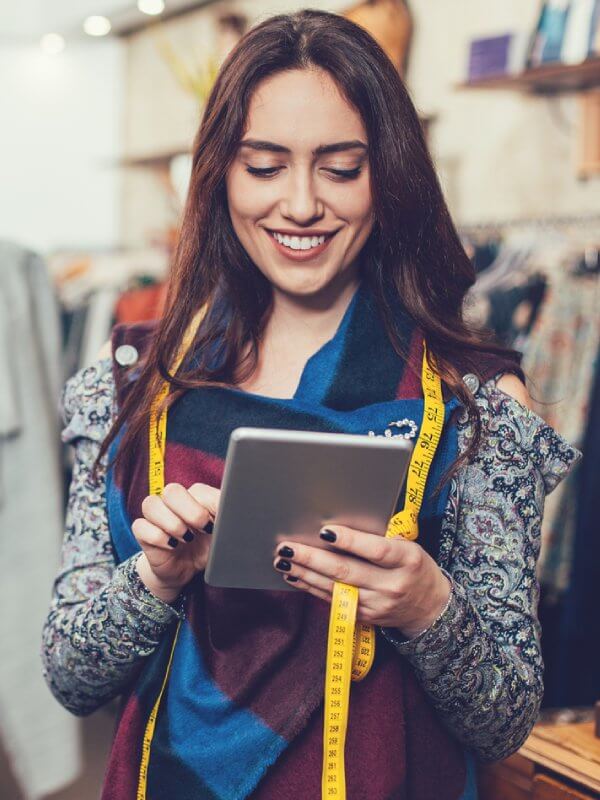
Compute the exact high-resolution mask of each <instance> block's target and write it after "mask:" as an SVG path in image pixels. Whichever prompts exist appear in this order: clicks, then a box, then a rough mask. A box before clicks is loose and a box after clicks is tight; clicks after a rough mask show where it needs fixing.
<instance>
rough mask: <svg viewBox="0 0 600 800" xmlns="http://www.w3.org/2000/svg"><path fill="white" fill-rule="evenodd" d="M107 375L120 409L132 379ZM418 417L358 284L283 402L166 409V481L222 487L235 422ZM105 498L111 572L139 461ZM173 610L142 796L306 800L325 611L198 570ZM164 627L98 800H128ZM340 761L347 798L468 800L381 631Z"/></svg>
mask: <svg viewBox="0 0 600 800" xmlns="http://www.w3.org/2000/svg"><path fill="white" fill-rule="evenodd" d="M396 313H397V318H396V325H397V329H398V331H399V332H400V335H401V338H402V339H403V344H404V345H405V347H406V348H407V350H408V352H410V353H411V356H412V358H411V361H412V359H414V363H415V364H420V362H421V356H422V347H423V344H422V335H421V334H420V332H419V331H418V330H417V329H416V328H415V326H414V324H413V323H412V321H411V320H410V319H409V317H408V316H407V315H406V314H405V313H404V312H403V310H402V309H401V308H398V309H397V312H396ZM151 332H152V328H151V327H149V326H148V325H146V326H144V325H137V326H136V325H134V326H117V328H116V329H115V333H114V336H113V343H114V345H115V346H116V345H118V344H123V343H130V344H134V345H135V346H136V347H137V348H138V350H141V351H142V355H143V351H144V348H145V343H147V341H148V336H149V335H151ZM115 371H116V373H115V374H116V379H117V387H118V398H119V397H120V398H121V399H122V397H123V393H124V392H125V391H126V390H127V384H128V382H130V381H131V380H134V379H135V375H136V371H135V369H134V370H125V369H124V368H123V367H119V366H117V365H115ZM445 389H446V387H445ZM445 399H446V423H445V425H444V430H443V433H442V439H441V441H440V445H439V447H438V450H437V452H436V456H435V459H434V461H433V464H432V468H431V472H430V475H429V479H428V483H427V487H426V493H425V500H424V503H423V507H422V511H421V514H420V518H419V519H420V533H419V543H420V544H421V545H422V546H423V547H424V548H425V549H426V550H427V551H428V552H429V553H430V554H431V555H432V556H433V557H434V558H435V557H436V556H437V552H438V546H439V533H440V527H441V521H442V516H443V513H444V510H445V507H446V502H447V499H448V493H449V486H448V484H446V486H445V487H444V488H443V490H442V491H441V492H440V493H439V494H438V495H437V496H435V497H433V496H432V491H433V488H434V487H435V486H436V485H437V483H438V480H439V478H440V476H441V475H442V474H443V472H444V471H445V469H446V468H447V467H448V466H449V464H450V463H451V461H452V460H453V459H454V458H455V456H456V454H457V434H456V427H455V425H454V424H453V422H452V419H453V417H454V415H451V412H452V411H453V409H455V408H457V406H458V401H457V400H456V399H455V398H453V397H451V396H449V393H448V392H447V391H445ZM422 414H423V398H422V392H421V385H420V376H419V375H418V374H415V372H413V371H412V370H411V369H410V368H409V367H408V366H407V364H406V362H405V361H404V360H403V359H401V358H400V357H399V356H398V355H397V353H396V352H395V350H394V349H393V347H392V345H391V343H390V341H389V338H388V336H387V333H386V331H385V329H384V326H383V321H382V319H381V318H380V314H379V312H378V309H377V306H376V303H375V299H374V297H373V295H372V294H371V291H370V290H369V289H368V287H367V285H366V283H365V282H364V281H363V283H362V284H361V285H360V286H359V288H358V289H357V291H356V292H355V294H354V296H353V298H352V300H351V302H350V304H349V306H348V308H347V310H346V312H345V314H344V316H343V318H342V320H341V322H340V324H339V326H338V329H337V331H336V333H335V335H334V337H333V338H332V339H331V340H329V341H328V342H326V343H325V344H324V345H323V346H322V347H321V348H320V349H319V350H318V351H317V352H316V353H315V354H314V355H313V356H311V357H310V358H309V359H308V361H307V363H306V365H305V367H304V370H303V373H302V376H301V380H300V383H299V385H298V388H297V390H296V393H295V395H294V397H293V398H290V399H277V398H271V397H265V396H261V395H255V394H250V393H247V392H244V391H242V390H239V389H235V388H215V387H204V388H200V389H195V390H191V391H188V392H186V393H185V394H184V395H183V396H182V397H181V398H179V399H178V401H177V402H176V403H175V404H174V405H173V406H172V408H171V409H170V410H169V415H168V426H167V444H166V455H165V478H166V481H167V482H178V483H182V484H183V485H184V486H189V485H191V484H192V483H195V482H203V483H207V484H210V485H212V486H216V487H219V486H220V485H221V480H222V476H223V468H224V460H225V454H226V450H227V444H228V440H229V435H230V433H231V431H232V430H233V429H234V428H236V427H238V426H240V425H244V426H256V427H269V428H283V429H295V430H314V431H329V432H343V433H355V434H356V433H358V434H368V432H369V431H374V432H375V434H377V435H382V434H383V433H384V431H385V430H386V428H387V427H388V425H389V424H390V423H391V422H393V421H395V420H400V419H403V418H405V417H408V418H409V419H412V420H414V421H415V422H416V424H417V426H419V427H420V424H421V419H422ZM118 442H119V440H116V441H115V443H114V446H113V450H112V453H114V451H115V449H116V447H118ZM112 453H111V455H112ZM107 494H108V510H109V521H110V530H111V538H112V543H113V547H114V552H115V554H116V558H117V561H119V562H121V561H123V560H125V559H127V558H129V557H130V556H132V555H133V554H134V553H136V552H138V551H139V546H138V544H137V542H136V540H135V538H134V536H133V534H132V532H131V527H130V522H131V520H133V519H134V518H136V517H138V516H141V511H140V506H141V502H142V500H143V499H144V497H145V496H146V495H147V494H148V453H147V452H146V453H143V454H141V456H140V458H139V459H138V460H137V462H136V466H135V468H134V470H133V471H132V473H129V474H127V475H123V474H120V473H119V472H118V471H117V472H116V474H115V471H114V470H112V469H110V470H109V474H108V481H107ZM403 494H404V492H403V493H402V496H401V497H400V499H399V502H398V506H397V510H400V509H401V508H402V506H403V504H404V497H403ZM185 608H186V614H185V619H184V620H183V622H182V624H181V629H180V632H179V636H178V639H177V644H176V646H175V648H174V653H173V662H172V667H171V672H170V676H169V680H168V683H167V685H166V688H165V692H164V695H163V698H162V701H161V704H160V709H159V713H158V717H157V721H156V729H155V732H154V736H153V739H152V744H151V751H150V760H149V770H148V790H147V797H148V798H149V800H175V799H176V800H204V798H206V800H209V798H210V800H243V798H248V797H251V798H254V799H255V800H257V799H258V800H275V798H277V800H280V798H282V797H289V798H293V800H299V799H303V798H306V800H315V799H316V798H319V797H320V796H321V768H322V738H323V688H324V675H325V659H326V644H327V630H328V623H329V604H328V603H325V602H323V601H322V600H320V599H318V598H315V597H313V596H312V595H309V594H308V593H306V592H303V591H298V592H289V591H268V590H248V589H224V588H220V587H212V586H208V585H207V584H205V582H204V580H203V575H202V574H199V575H197V576H196V578H195V579H194V580H193V581H192V583H191V584H190V585H189V586H188V589H187V599H186V606H185ZM174 629H175V626H173V628H172V629H170V630H169V631H168V632H167V633H165V635H164V638H163V640H162V642H161V644H160V645H159V646H158V648H157V649H156V650H155V651H154V652H153V653H152V655H151V656H149V657H148V658H147V659H146V660H145V662H144V666H143V668H142V669H141V671H140V672H139V675H138V677H137V679H136V680H135V682H134V685H133V686H132V688H131V690H130V692H129V694H128V696H127V697H126V698H125V702H124V706H123V710H122V713H121V716H120V721H119V724H118V727H117V731H116V735H115V740H114V744H113V748H112V752H111V756H110V759H109V765H108V771H107V776H106V781H105V787H104V793H103V795H102V797H103V800H135V798H136V790H137V782H138V772H139V765H140V759H141V748H142V740H143V732H144V728H145V725H146V722H147V720H148V717H149V715H150V712H151V709H152V706H153V705H154V703H155V701H156V698H157V696H158V693H159V691H160V687H161V684H162V681H163V677H164V675H165V669H166V664H167V661H168V658H169V654H170V651H171V647H172V643H173V636H174ZM290 745H291V746H290ZM345 752H346V786H347V794H348V798H349V800H367V798H368V800H387V799H388V798H390V799H391V798H419V799H420V800H422V799H423V798H430V797H431V798H433V797H435V798H440V799H442V798H444V799H445V800H459V798H464V797H467V795H468V796H469V797H471V796H472V795H471V794H470V791H468V790H466V786H467V783H468V782H469V781H468V780H467V766H466V764H467V762H466V757H465V751H464V750H463V748H462V746H461V745H459V744H458V743H457V742H456V741H455V739H454V738H453V737H452V736H451V734H450V733H449V732H448V731H447V730H446V729H445V728H444V726H443V725H442V724H441V721H440V720H439V718H438V716H437V714H436V712H435V711H434V709H433V708H432V706H431V705H430V702H429V700H428V698H427V696H426V695H425V693H424V692H423V690H422V689H421V688H420V686H419V684H418V683H417V681H416V678H415V676H414V673H413V671H412V668H411V667H410V665H409V664H408V662H406V661H405V660H404V659H403V657H402V656H400V655H399V654H398V652H397V651H396V650H395V649H394V648H393V647H392V645H391V644H389V642H388V641H387V640H386V639H385V638H384V637H383V636H381V635H378V636H377V645H376V655H375V661H374V664H373V667H372V669H371V671H370V673H369V675H368V676H367V677H366V678H365V679H364V680H363V681H361V682H358V683H353V684H352V689H351V693H350V713H349V723H348V734H347V738H346V749H345Z"/></svg>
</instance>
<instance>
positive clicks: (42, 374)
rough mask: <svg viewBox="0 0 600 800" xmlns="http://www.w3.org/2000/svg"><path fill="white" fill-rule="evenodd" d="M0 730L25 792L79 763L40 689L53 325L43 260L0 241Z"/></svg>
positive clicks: (49, 517) (57, 533) (69, 733)
mask: <svg viewBox="0 0 600 800" xmlns="http://www.w3.org/2000/svg"><path fill="white" fill-rule="evenodd" d="M0 370H1V373H0V565H1V567H2V580H1V581H0V608H2V614H1V615H0V641H1V642H2V651H3V656H2V659H0V736H1V738H2V740H3V743H4V746H5V748H6V750H7V751H8V755H9V757H10V760H11V765H12V768H13V771H14V774H15V778H16V779H17V780H18V782H19V784H20V787H21V790H22V793H23V795H24V797H27V798H33V797H40V796H45V795H46V794H49V793H53V792H54V791H56V790H57V789H59V788H60V787H61V786H63V785H64V784H66V783H69V782H70V781H72V780H73V779H74V778H75V777H76V776H77V774H78V772H79V769H80V758H79V732H78V728H77V726H76V724H74V720H73V719H71V718H70V717H69V716H68V715H67V714H65V712H64V710H63V709H61V708H60V707H59V706H58V705H57V704H56V703H55V701H54V699H53V698H52V697H51V695H50V694H49V693H48V690H47V687H46V685H45V684H44V681H43V680H42V679H41V675H40V669H39V655H38V652H39V636H40V630H41V628H42V624H43V622H44V618H45V616H46V614H47V610H48V598H49V593H50V592H49V590H50V585H51V583H52V580H53V578H54V575H55V572H56V569H57V567H58V547H59V544H60V540H61V537H62V534H63V507H62V501H63V491H62V472H61V467H60V458H59V457H60V450H59V446H58V430H59V428H58V422H59V420H58V415H57V413H56V404H57V401H58V396H59V393H60V385H61V382H62V378H61V374H60V325H59V315H58V308H57V303H56V299H55V297H54V293H53V287H52V284H51V282H50V278H49V276H48V272H47V268H46V265H45V263H44V262H43V261H42V259H41V258H39V257H38V256H37V255H36V254H34V253H32V252H30V251H28V250H24V249H23V248H21V247H18V246H17V245H14V244H11V243H9V242H6V241H1V242H0Z"/></svg>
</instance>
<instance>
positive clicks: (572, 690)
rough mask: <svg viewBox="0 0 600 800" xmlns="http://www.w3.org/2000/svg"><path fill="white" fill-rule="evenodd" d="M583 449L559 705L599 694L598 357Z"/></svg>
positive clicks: (562, 637) (562, 635)
mask: <svg viewBox="0 0 600 800" xmlns="http://www.w3.org/2000/svg"><path fill="white" fill-rule="evenodd" d="M583 453H584V458H583V460H582V462H581V465H580V467H579V481H578V485H577V495H576V500H577V511H576V515H575V519H576V522H575V536H574V541H573V556H572V566H571V581H570V583H569V588H568V590H567V592H566V595H565V598H564V603H563V609H562V618H561V620H560V625H559V628H558V630H559V634H560V651H559V657H558V665H557V680H556V693H557V700H558V702H559V703H560V704H562V705H577V706H580V705H581V706H591V705H593V704H594V703H595V702H597V700H598V698H600V642H599V641H598V608H599V607H600V536H599V535H598V497H600V359H598V360H597V362H596V374H595V379H594V387H593V391H592V395H591V401H590V409H589V416H588V423H587V428H586V433H585V437H584V441H583Z"/></svg>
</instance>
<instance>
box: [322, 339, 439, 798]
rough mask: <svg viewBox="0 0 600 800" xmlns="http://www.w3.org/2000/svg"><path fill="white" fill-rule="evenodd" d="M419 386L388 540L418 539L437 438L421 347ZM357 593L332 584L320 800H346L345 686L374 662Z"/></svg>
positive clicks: (431, 380) (432, 382)
mask: <svg viewBox="0 0 600 800" xmlns="http://www.w3.org/2000/svg"><path fill="white" fill-rule="evenodd" d="M421 384H422V387H423V395H424V397H425V403H424V408H423V422H422V424H421V430H420V432H419V436H418V438H417V442H416V444H415V447H414V449H413V452H412V455H411V459H410V466H409V468H408V476H407V480H406V496H405V501H404V508H403V509H402V511H399V512H398V513H397V514H394V516H393V517H392V518H391V519H390V521H389V523H388V527H387V531H386V533H385V535H386V537H387V538H392V537H393V536H403V537H404V538H405V539H411V540H413V539H416V538H417V536H418V534H419V527H418V521H417V520H418V515H419V511H420V509H421V505H422V503H423V497H424V494H425V484H426V483H427V476H428V474H429V469H430V467H431V462H432V461H433V457H434V455H435V451H436V448H437V446H438V443H439V441H440V436H441V434H442V427H443V424H444V400H443V397H442V382H441V380H440V377H439V375H438V374H437V373H436V372H434V371H433V370H432V369H431V367H430V366H429V364H428V361H427V348H426V347H424V349H423V366H422V373H421ZM358 594H359V591H358V588H357V587H356V586H351V585H350V584H348V583H342V582H340V581H336V582H335V583H334V585H333V593H332V598H331V611H330V615H329V632H328V637H327V662H326V667H325V707H324V725H323V772H322V781H321V797H322V798H323V800H329V798H335V800H345V798H346V774H345V766H344V744H345V741H346V729H347V726H348V711H349V706H350V683H351V680H353V681H360V680H362V679H363V678H364V677H365V676H366V675H367V674H368V673H369V670H370V669H371V666H372V664H373V659H374V658H375V628H374V626H373V625H365V624H364V623H359V625H358V626H356V612H357V608H358V599H359V597H358Z"/></svg>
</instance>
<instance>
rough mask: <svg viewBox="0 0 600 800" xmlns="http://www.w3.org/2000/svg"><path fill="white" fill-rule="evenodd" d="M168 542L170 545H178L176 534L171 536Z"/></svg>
mask: <svg viewBox="0 0 600 800" xmlns="http://www.w3.org/2000/svg"><path fill="white" fill-rule="evenodd" d="M167 544H168V545H169V547H177V545H178V544H179V542H178V541H177V539H176V538H175V537H174V536H169V541H168V542H167Z"/></svg>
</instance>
